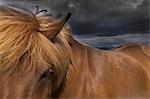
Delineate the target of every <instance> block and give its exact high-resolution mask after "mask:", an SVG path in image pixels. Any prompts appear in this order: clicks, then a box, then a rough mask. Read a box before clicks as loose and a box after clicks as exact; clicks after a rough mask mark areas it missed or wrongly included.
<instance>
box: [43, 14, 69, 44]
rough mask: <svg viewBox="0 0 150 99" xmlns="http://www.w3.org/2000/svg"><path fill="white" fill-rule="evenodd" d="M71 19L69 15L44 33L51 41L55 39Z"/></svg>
mask: <svg viewBox="0 0 150 99" xmlns="http://www.w3.org/2000/svg"><path fill="white" fill-rule="evenodd" d="M70 17H71V13H69V14H68V15H67V16H66V17H65V18H63V19H62V20H61V21H59V22H57V23H54V24H51V25H49V26H48V27H47V30H46V32H45V33H43V34H44V35H45V36H46V37H47V38H49V39H50V40H51V41H53V40H54V39H55V37H56V36H57V35H58V34H59V32H60V31H61V30H62V28H63V26H64V25H65V23H66V22H67V21H68V19H69V18H70Z"/></svg>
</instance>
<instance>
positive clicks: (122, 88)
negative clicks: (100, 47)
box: [101, 44, 150, 97]
mask: <svg viewBox="0 0 150 99" xmlns="http://www.w3.org/2000/svg"><path fill="white" fill-rule="evenodd" d="M149 48H150V47H149V46H148V45H144V44H127V45H124V46H122V47H120V48H116V49H114V50H111V51H108V52H106V54H105V56H104V58H103V59H104V60H103V62H102V63H101V64H103V65H105V68H104V70H105V71H106V73H105V74H104V78H106V77H107V78H108V80H107V81H105V84H104V86H105V89H106V92H107V93H108V95H110V96H127V97H128V96H135V97H144V96H145V97H149V95H150V56H149V55H150V54H149V53H150V49H149ZM105 76H106V77H105Z"/></svg>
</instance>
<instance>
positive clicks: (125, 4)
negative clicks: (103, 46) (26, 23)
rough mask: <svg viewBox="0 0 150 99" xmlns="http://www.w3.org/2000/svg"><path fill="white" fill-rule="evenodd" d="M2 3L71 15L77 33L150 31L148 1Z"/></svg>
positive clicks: (102, 0) (12, 0)
mask: <svg viewBox="0 0 150 99" xmlns="http://www.w3.org/2000/svg"><path fill="white" fill-rule="evenodd" d="M0 1H2V0H0ZM3 1H9V3H14V4H17V5H21V6H24V7H27V8H30V9H31V8H33V5H39V6H40V7H41V8H47V9H49V11H50V12H51V13H52V14H53V15H54V16H60V15H66V14H67V13H68V12H72V14H73V16H72V18H71V19H70V21H69V23H70V24H71V26H72V28H73V30H74V32H75V34H97V35H114V34H124V33H145V32H148V31H149V18H150V17H149V15H148V6H149V2H148V0H18V1H20V2H18V1H17V2H15V1H16V0H3ZM23 1H25V2H23ZM27 1H29V2H27ZM31 1H32V2H31Z"/></svg>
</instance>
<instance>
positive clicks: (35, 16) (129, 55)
mask: <svg viewBox="0 0 150 99" xmlns="http://www.w3.org/2000/svg"><path fill="white" fill-rule="evenodd" d="M43 11H45V10H39V8H38V7H37V9H36V11H35V12H32V11H30V10H28V9H25V8H21V7H17V6H13V5H0V99H49V98H50V99H53V98H69V99H70V98H71V99H72V98H73V99H83V98H85V99H88V98H89V99H91V98H92V99H110V98H114V99H116V98H143V99H147V98H149V97H150V46H149V45H146V44H127V45H123V46H121V47H119V48H115V49H112V50H108V51H107V50H101V49H96V48H93V47H89V46H87V45H85V44H82V43H81V42H79V41H77V40H76V39H74V37H73V34H72V30H71V27H70V26H69V25H68V24H65V23H66V22H67V20H68V19H69V18H70V16H71V14H70V13H69V14H68V15H67V16H66V17H64V18H63V19H55V18H54V17H53V16H51V15H48V14H43V13H42V12H43ZM41 13H42V14H41Z"/></svg>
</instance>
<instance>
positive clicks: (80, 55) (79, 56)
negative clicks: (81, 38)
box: [70, 39, 90, 66]
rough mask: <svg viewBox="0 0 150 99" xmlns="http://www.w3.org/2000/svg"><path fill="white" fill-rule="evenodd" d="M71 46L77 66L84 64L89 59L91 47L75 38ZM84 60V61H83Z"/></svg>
mask: <svg viewBox="0 0 150 99" xmlns="http://www.w3.org/2000/svg"><path fill="white" fill-rule="evenodd" d="M70 46H71V49H72V58H73V62H74V63H73V64H74V65H76V66H80V65H82V63H83V62H84V64H85V63H86V61H87V55H88V54H87V53H88V51H89V49H90V48H89V47H87V46H85V45H83V44H81V43H80V42H78V41H76V40H75V39H72V40H71V42H70ZM83 60H84V61H83Z"/></svg>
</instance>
